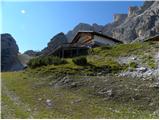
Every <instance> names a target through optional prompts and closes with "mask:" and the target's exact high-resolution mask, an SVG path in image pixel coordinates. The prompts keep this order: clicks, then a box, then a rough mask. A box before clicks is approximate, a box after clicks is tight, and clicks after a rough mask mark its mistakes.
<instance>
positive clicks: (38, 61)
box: [28, 56, 66, 68]
mask: <svg viewBox="0 0 160 120" xmlns="http://www.w3.org/2000/svg"><path fill="white" fill-rule="evenodd" d="M65 63H66V61H65V60H62V59H61V58H59V57H55V56H45V57H37V58H33V59H31V60H30V61H29V63H28V66H29V67H30V68H36V67H41V66H46V65H52V64H54V65H60V64H65Z"/></svg>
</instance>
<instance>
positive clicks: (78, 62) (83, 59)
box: [72, 56, 87, 65]
mask: <svg viewBox="0 0 160 120" xmlns="http://www.w3.org/2000/svg"><path fill="white" fill-rule="evenodd" d="M72 61H73V63H74V64H76V65H86V64H87V59H86V57H84V56H80V57H76V58H73V59H72Z"/></svg>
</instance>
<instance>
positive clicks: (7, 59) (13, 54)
mask: <svg viewBox="0 0 160 120" xmlns="http://www.w3.org/2000/svg"><path fill="white" fill-rule="evenodd" d="M18 50H19V49H18V46H17V44H16V41H15V39H14V38H13V37H12V36H11V35H10V34H8V33H6V34H1V71H17V70H21V69H23V65H22V64H21V63H20V61H19V59H18Z"/></svg>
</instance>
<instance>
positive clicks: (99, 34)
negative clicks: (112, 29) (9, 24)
mask: <svg viewBox="0 0 160 120" xmlns="http://www.w3.org/2000/svg"><path fill="white" fill-rule="evenodd" d="M81 33H91V34H93V35H98V36H101V37H104V38H107V39H110V40H113V41H115V42H117V43H123V42H122V41H119V40H117V39H115V38H112V37H109V36H107V35H104V34H101V33H98V32H94V31H79V32H78V33H77V34H76V35H75V37H74V38H73V40H72V42H71V43H74V41H75V39H76V38H77V37H78V36H79V35H80V34H81Z"/></svg>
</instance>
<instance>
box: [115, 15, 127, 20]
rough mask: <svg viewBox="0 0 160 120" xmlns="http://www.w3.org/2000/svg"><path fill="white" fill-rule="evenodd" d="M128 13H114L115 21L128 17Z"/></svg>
mask: <svg viewBox="0 0 160 120" xmlns="http://www.w3.org/2000/svg"><path fill="white" fill-rule="evenodd" d="M127 16H128V15H127V14H114V15H113V17H114V22H123V21H124V20H125V19H126V18H127Z"/></svg>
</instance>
